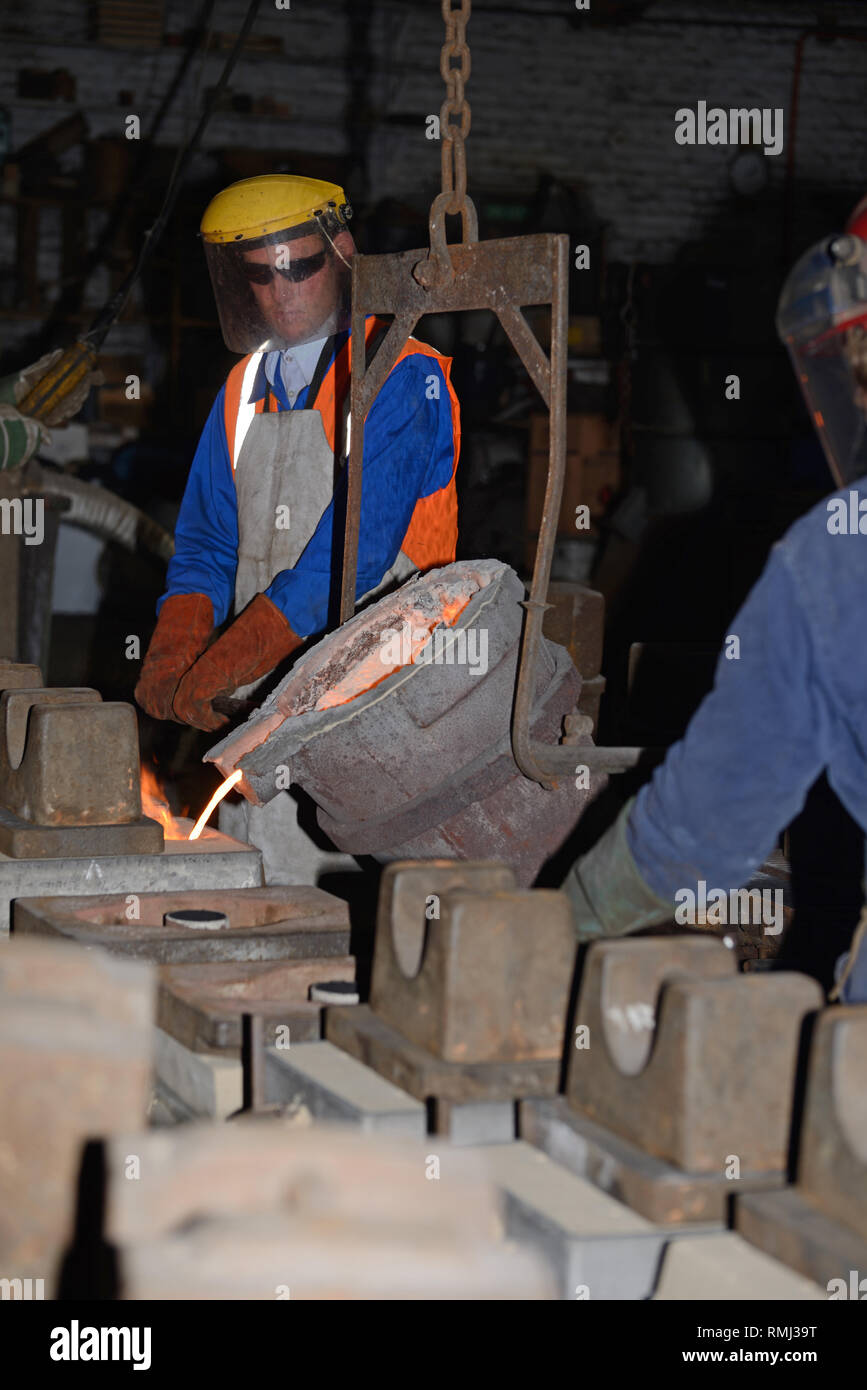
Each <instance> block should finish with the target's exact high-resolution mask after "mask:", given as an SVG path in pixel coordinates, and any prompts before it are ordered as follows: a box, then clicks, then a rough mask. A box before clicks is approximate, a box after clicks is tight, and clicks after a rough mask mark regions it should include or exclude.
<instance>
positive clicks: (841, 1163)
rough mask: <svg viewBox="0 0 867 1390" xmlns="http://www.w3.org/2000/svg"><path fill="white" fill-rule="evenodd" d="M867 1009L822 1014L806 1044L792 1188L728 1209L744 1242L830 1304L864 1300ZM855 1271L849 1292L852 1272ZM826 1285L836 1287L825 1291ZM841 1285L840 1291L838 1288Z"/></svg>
mask: <svg viewBox="0 0 867 1390" xmlns="http://www.w3.org/2000/svg"><path fill="white" fill-rule="evenodd" d="M865 1074H867V1005H857V1004H851V1005H844V1006H837V1007H834V1008H831V1009H825V1010H824V1011H823V1013H822V1014H821V1015H820V1017H819V1018H818V1020H817V1022H816V1028H815V1030H814V1033H813V1037H812V1040H811V1044H810V1062H809V1070H808V1075H807V1091H806V1096H805V1100H804V1111H803V1117H802V1120H801V1128H800V1147H799V1151H798V1168H797V1182H796V1183H795V1186H794V1187H790V1188H787V1189H786V1191H784V1192H768V1193H762V1194H758V1193H755V1194H750V1195H748V1196H747V1195H744V1196H743V1197H739V1198H738V1201H737V1202H736V1204H735V1224H736V1226H737V1229H738V1231H739V1232H740V1233H741V1235H742V1236H744V1237H745V1239H746V1240H748V1241H750V1242H751V1243H752V1244H753V1245H757V1246H758V1247H759V1249H761V1250H764V1251H765V1252H766V1254H768V1255H773V1256H775V1257H776V1259H778V1260H782V1261H783V1263H784V1264H787V1265H788V1266H789V1267H790V1268H791V1269H794V1270H797V1271H798V1273H800V1274H804V1275H806V1276H807V1277H808V1278H810V1279H815V1280H816V1282H817V1283H819V1284H821V1285H822V1287H823V1288H826V1289H827V1291H828V1294H829V1295H832V1296H834V1297H836V1298H854V1299H859V1300H862V1301H863V1299H864V1297H865V1294H867V1092H865V1089H864V1077H865ZM852 1271H856V1272H857V1273H856V1278H855V1281H854V1283H855V1287H854V1288H853V1287H852V1280H851V1272H852ZM831 1281H838V1282H837V1283H836V1284H835V1285H834V1287H833V1288H832V1284H831ZM841 1282H842V1286H843V1287H842V1288H841Z"/></svg>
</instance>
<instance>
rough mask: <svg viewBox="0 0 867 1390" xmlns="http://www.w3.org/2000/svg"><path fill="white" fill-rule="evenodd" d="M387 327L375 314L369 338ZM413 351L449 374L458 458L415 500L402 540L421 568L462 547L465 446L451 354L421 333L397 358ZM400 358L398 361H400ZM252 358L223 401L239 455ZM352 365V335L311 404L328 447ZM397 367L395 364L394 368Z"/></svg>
mask: <svg viewBox="0 0 867 1390" xmlns="http://www.w3.org/2000/svg"><path fill="white" fill-rule="evenodd" d="M382 327H385V324H384V323H383V321H382V320H381V319H376V318H370V319H368V320H367V322H366V323H365V326H364V333H365V341H366V342H368V343H369V342H370V339H371V337H372V336H373V334H374V333H376V332H377V330H378V329H380V328H382ZM413 353H420V354H421V355H422V356H424V357H432V358H434V360H435V361H436V362H437V363H438V365H439V367H440V368H441V370H442V373H443V376H444V377H445V380H446V387H447V389H448V393H449V402H450V405H451V414H452V433H453V436H454V462H453V464H452V474H451V478H450V479H449V481H448V483H447V484H446V485H445V487H442V488H440V489H439V490H438V491H437V492H434V493H431V495H430V496H429V497H420V498H419V500H418V501H417V502H416V504H415V508H414V509H413V513H412V516H411V518H410V523H409V526H408V528H407V532H406V535H405V536H404V538H403V541H402V542H401V547H400V548H401V550H402V551H403V552H404V554H405V555H408V556H409V558H410V559H411V560H412V562H413V564H414V565H416V566H417V568H418V569H420V570H428V569H432V568H433V567H434V566H435V565H448V564H451V562H452V561H453V560H454V558H455V555H456V553H457V544H458V499H457V488H456V485H455V474H456V471H457V466H458V458H459V456H460V446H461V420H460V407H459V405H458V398H457V396H456V395H455V392H454V387H453V386H452V382H451V367H452V360H451V358H450V357H443V355H442V354H441V353H439V352H437V351H436V349H435V348H432V347H430V346H429V345H428V344H427V343H422V342H419V340H418V339H417V338H408V339H407V341H406V343H405V344H404V346H403V348H402V350H401V352H400V355H399V357H398V359H397V362H401V361H402V360H403V359H404V357H410V356H411V355H412V354H413ZM397 362H396V363H395V366H397ZM250 363H251V358H250V357H249V356H248V357H244V358H242V359H241V361H240V362H238V363H236V364H235V366H234V367H233V368H232V370H231V372H230V373H229V376H228V378H227V381H226V396H225V407H224V421H225V427H226V441H227V444H228V447H229V457H230V458H231V459H234V458H235V432H236V429H237V424H238V416H239V413H240V411H241V409H242V400H241V397H242V393H243V386H244V377H245V373H246V371H247V368H248V367H249V365H250ZM351 370H352V339H351V337H350V338H348V339H347V341H346V342H345V343H344V345H343V347H342V348H341V349H340V352H339V353H338V354H337V356H336V358H335V359H334V362H333V363H332V364H331V366H330V367H329V369H328V371H327V372H326V374H325V377H324V379H323V381H322V385H321V386H320V388H319V392H318V394H317V396H316V400H315V402H314V403H313V404H312V405H311V404H310V403H308V406H307V409H308V410H309V409H315V410H318V411H320V412H321V415H322V426H323V429H324V431H325V437H326V439H327V440H328V444H329V447H330V448H331V449H332V450H333V449H334V441H335V438H336V435H337V424H338V420H341V421H342V417H343V406H344V403H345V400H346V394H347V392H348V390H349V380H350V373H351ZM392 370H393V369H392ZM269 399H270V400H271V401H273V408H274V409H275V410H276V409H279V407H278V405H277V402H276V401H274V398H273V396H269ZM264 408H265V399H264V398H263V399H262V400H259V401H256V403H255V407H254V408H253V409H254V412H255V414H256V415H261V414H262V412H263V410H264Z"/></svg>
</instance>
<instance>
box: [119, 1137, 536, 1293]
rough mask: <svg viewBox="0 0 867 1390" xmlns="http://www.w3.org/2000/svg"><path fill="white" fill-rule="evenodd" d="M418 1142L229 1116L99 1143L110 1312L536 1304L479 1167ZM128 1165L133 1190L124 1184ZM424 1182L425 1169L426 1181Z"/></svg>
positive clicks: (523, 1262)
mask: <svg viewBox="0 0 867 1390" xmlns="http://www.w3.org/2000/svg"><path fill="white" fill-rule="evenodd" d="M428 1147H429V1146H428V1143H427V1142H419V1141H412V1140H408V1139H402V1140H401V1139H398V1138H396V1137H385V1136H379V1135H359V1134H357V1133H353V1132H347V1131H346V1130H344V1129H339V1128H336V1127H325V1128H324V1129H322V1130H314V1131H310V1130H306V1131H305V1130H298V1129H294V1128H292V1127H289V1126H287V1125H284V1124H281V1123H280V1122H276V1123H275V1122H268V1123H263V1122H262V1121H256V1120H249V1119H242V1120H239V1121H238V1122H236V1123H234V1124H231V1125H222V1126H205V1125H198V1124H197V1125H184V1126H182V1127H179V1128H177V1129H175V1130H173V1131H162V1132H161V1133H159V1134H154V1133H144V1134H142V1133H139V1134H127V1135H124V1137H123V1138H122V1139H117V1140H112V1141H111V1142H110V1143H109V1144H108V1145H106V1153H105V1158H106V1175H107V1200H106V1218H105V1238H106V1239H107V1240H108V1241H110V1242H111V1244H112V1245H113V1246H114V1247H115V1248H116V1249H117V1251H118V1273H119V1278H120V1290H119V1296H120V1297H121V1298H126V1299H150V1298H157V1299H178V1298H181V1299H193V1298H209V1299H212V1298H214V1299H238V1298H247V1299H249V1298H253V1299H267V1300H270V1301H273V1300H274V1299H275V1298H278V1299H280V1298H286V1299H288V1298H291V1299H292V1300H297V1299H299V1298H302V1299H322V1298H326V1299H334V1298H339V1299H347V1298H351V1299H360V1298H366V1299H402V1300H405V1299H408V1298H410V1299H425V1300H427V1299H450V1300H452V1299H502V1298H510V1299H537V1298H551V1297H553V1296H554V1288H553V1284H552V1281H551V1278H550V1275H549V1273H548V1271H547V1270H546V1269H545V1267H544V1266H543V1265H542V1264H541V1262H540V1261H539V1260H538V1259H537V1258H536V1257H535V1255H533V1254H531V1253H530V1252H528V1251H525V1250H521V1249H518V1248H516V1247H515V1246H514V1245H512V1244H511V1243H508V1244H507V1243H506V1242H505V1241H504V1240H503V1228H502V1218H501V1215H500V1210H499V1201H498V1197H497V1193H496V1189H495V1187H494V1185H493V1184H492V1183H491V1182H490V1180H489V1179H488V1177H487V1174H486V1171H485V1165H484V1163H483V1162H482V1161H481V1160H480V1159H479V1158H476V1157H474V1156H472V1155H469V1154H466V1153H458V1152H453V1151H452V1150H451V1149H450V1148H449V1147H448V1145H445V1144H441V1145H439V1147H438V1153H437V1156H436V1160H437V1163H438V1164H440V1163H441V1164H442V1174H443V1177H444V1178H445V1177H446V1175H448V1176H447V1180H446V1181H442V1182H437V1181H426V1180H425V1179H426V1174H427V1175H430V1173H431V1168H430V1164H431V1158H430V1155H429V1153H428ZM129 1153H135V1154H137V1155H139V1157H140V1160H141V1175H140V1180H139V1181H138V1182H137V1183H135V1184H133V1183H131V1182H129V1180H128V1178H127V1176H126V1173H125V1163H126V1155H127V1154H129ZM438 1171H439V1170H437V1172H438Z"/></svg>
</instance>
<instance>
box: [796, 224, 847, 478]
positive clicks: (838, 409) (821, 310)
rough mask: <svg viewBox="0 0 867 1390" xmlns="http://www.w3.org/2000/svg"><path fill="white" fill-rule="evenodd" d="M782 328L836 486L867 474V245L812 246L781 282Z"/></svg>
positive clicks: (837, 241)
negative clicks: (785, 279)
mask: <svg viewBox="0 0 867 1390" xmlns="http://www.w3.org/2000/svg"><path fill="white" fill-rule="evenodd" d="M777 329H778V331H779V334H780V337H781V338H782V340H783V342H784V343H785V345H786V347H787V348H788V351H789V356H790V357H791V359H792V365H793V367H794V369H795V373H796V375H797V378H798V382H799V384H800V387H801V391H802V392H803V395H804V399H805V401H806V403H807V408H808V410H809V412H810V417H811V419H812V421H813V425H814V427H815V429H816V433H817V434H818V436H819V439H820V440H821V443H822V448H823V449H824V451H825V457H826V458H827V460H828V465H829V467H830V469H831V473H832V475H833V477H834V479H835V480H836V483H837V486H838V487H845V486H846V484H847V483H851V482H853V481H854V480H855V479H856V478H860V477H863V476H864V475H865V474H867V245H865V243H864V242H863V241H861V240H860V238H858V237H856V236H853V235H851V234H849V233H846V234H845V235H841V236H837V237H832V238H830V240H826V241H823V242H821V243H820V244H819V245H818V246H814V247H812V248H811V250H809V251H808V252H807V253H806V254H805V255H804V256H802V257H801V259H800V260H799V261H798V263H797V264H796V265H795V267H794V269H793V270H792V272H791V274H790V275H789V278H788V280H787V281H786V284H785V285H784V287H783V292H782V295H781V296H780V303H779V307H778V310H777Z"/></svg>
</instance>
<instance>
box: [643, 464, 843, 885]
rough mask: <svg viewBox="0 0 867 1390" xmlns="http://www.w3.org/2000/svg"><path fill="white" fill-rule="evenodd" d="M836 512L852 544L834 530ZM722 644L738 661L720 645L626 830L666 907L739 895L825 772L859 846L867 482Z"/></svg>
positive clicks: (788, 544) (782, 555) (759, 593)
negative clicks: (677, 900) (711, 893)
mask: <svg viewBox="0 0 867 1390" xmlns="http://www.w3.org/2000/svg"><path fill="white" fill-rule="evenodd" d="M850 493H852V494H854V516H855V526H856V529H855V531H854V534H853V533H852V532H851V523H849V522H848V517H849V513H850V512H852V510H853V505H852V499H850ZM838 499H840V500H842V502H843V504H844V506H843V508H842V510H843V512H844V513H845V514H846V517H847V525H849V527H850V529H849V533H848V534H833V533H832V530H831V529H830V528H831V526H832V525H833V524H834V523H833V522H832V509H833V510H834V511H836V510H837V509H839V508H840V500H838ZM859 503H860V504H861V505H862V506H863V509H864V514H863V525H864V534H863V535H862V534H860V533H859V532H858V530H857V524H858V513H857V507H858V504H859ZM729 634H730V637H737V638H738V645H739V654H738V656H737V657H736V658H735V657H733V656H732V657H728V656H727V655H726V648H728V649H729V650H730V651H733V650H734V644H733V643H732V642H731V641H730V640H727V642H726V644H725V645H724V649H723V653H722V655H721V656H720V658H719V662H718V664H717V670H716V679H715V683H714V688H713V690H712V691H711V692H710V694H709V695H707V696H706V698H705V699H704V700H703V702H702V704H701V705H700V706H699V709H698V710H697V711H696V714H695V715H694V717H693V719H692V721H691V722H690V725H689V728H688V729H687V732H686V734H685V736H684V738H683V739H681V741H680V742H679V743H677V744H675V745H674V746H673V747H672V748H671V749H670V750H669V752H668V755H667V756H666V759H665V762H664V763H663V764H662V766H661V767H659V768H657V769H656V771H655V773H654V775H653V778H652V780H651V781H650V782H649V783H648V784H647V785H646V786H644V787H642V789H641V791H640V792H639V794H638V797H637V798H636V802H635V805H634V807H633V809H632V814H631V815H630V818H629V824H628V826H627V840H628V843H629V847H630V850H631V851H632V854H633V857H634V859H635V862H636V865H637V866H638V870H639V872H640V874H641V876H642V878H644V880H645V881H646V882H647V883H648V884H649V885H650V887H651V888H652V889H653V890H654V892H656V893H657V894H658V895H659V896H660V897H662V898H665V899H669V900H671V899H672V898H673V895H674V894H675V892H676V891H677V890H678V889H682V888H689V887H692V889H693V891H695V885H696V883H697V881H698V880H700V879H704V880H705V882H706V883H707V885H708V890H710V888H711V887H713V888H722V889H729V888H733V887H738V886H740V885H741V884H744V883H746V882H747V880H748V879H749V878H750V877H751V876H752V874H753V873H754V871H755V870H756V868H757V867H758V866H759V864H761V863H762V861H763V860H764V859H765V858H766V857H767V855H768V854H769V853H770V852H771V850H772V849H773V848H774V846H775V844H776V840H777V836H778V834H779V832H780V831H781V830H782V829H783V828H784V827H785V826H787V825H788V824H789V822H790V821H792V820H793V819H794V817H795V816H796V815H797V814H798V812H799V811H800V810H801V808H802V806H803V804H804V800H805V797H806V795H807V792H808V791H809V789H810V787H811V786H812V784H813V783H814V782H815V781H816V778H817V777H818V776H819V774H820V773H821V772H822V771H823V770H824V771H826V772H827V777H828V781H829V782H830V784H831V786H832V787H833V789H834V791H835V792H836V794H837V796H838V797H839V799H840V801H841V802H842V803H843V805H844V806H845V807H846V809H847V811H849V813H850V815H851V816H852V817H853V818H854V819H855V820H856V821H857V822H858V824H859V825H860V826H861V827H862V829H863V830H864V831H865V833H867V478H862V479H859V480H858V482H856V483H854V484H852V485H851V486H850V487H846V488H843V489H841V490H840V491H839V492H837V493H834V494H833V496H832V497H831V498H829V499H826V500H825V501H823V502H821V503H820V504H819V505H818V506H817V507H814V508H813V510H812V511H810V512H808V513H807V515H806V516H803V517H801V518H800V520H798V521H797V522H796V523H795V525H794V526H792V527H791V528H790V530H789V531H788V532H787V533H786V535H785V536H784V537H783V539H782V540H781V541H779V542H778V543H777V544H776V545H775V546H774V547H773V549H772V550H771V554H770V557H769V559H768V563H767V565H766V566H765V569H764V571H763V573H762V575H761V577H760V579H759V580H758V582H757V584H756V585H755V587H754V588H753V589H752V590H751V592H750V594H749V595H748V597H747V599H746V602H745V603H744V605H743V607H742V608H741V609H740V611H739V613H738V614H737V617H736V618H735V619H734V621H733V622H732V624H731V627H730V629H729Z"/></svg>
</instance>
